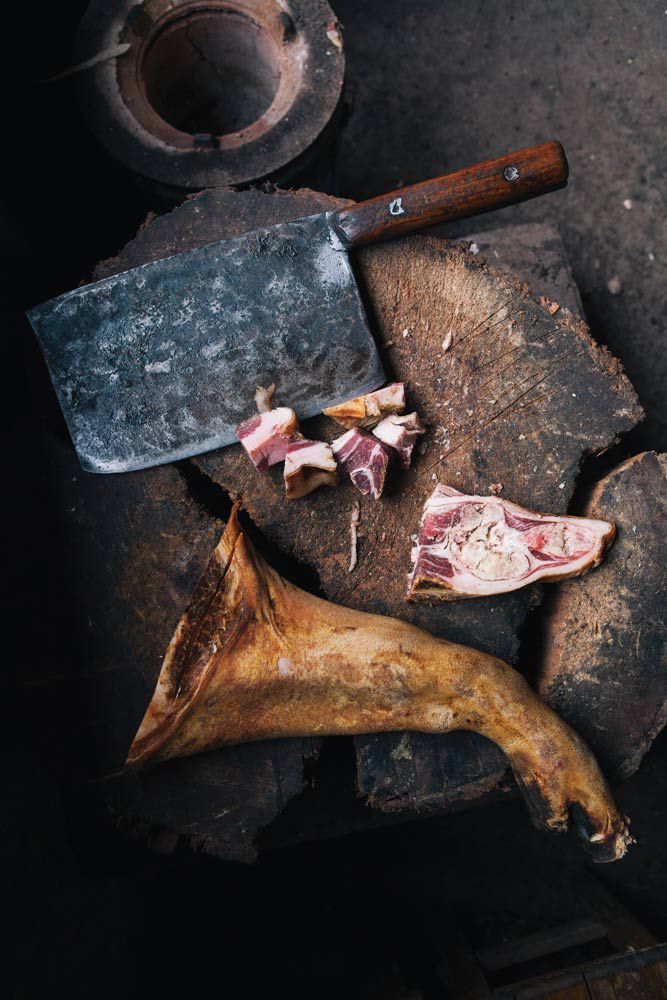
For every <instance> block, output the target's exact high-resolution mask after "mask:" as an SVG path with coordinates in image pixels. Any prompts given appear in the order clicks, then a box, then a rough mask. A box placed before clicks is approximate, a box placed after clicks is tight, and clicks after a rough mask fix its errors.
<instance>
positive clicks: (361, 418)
mask: <svg viewBox="0 0 667 1000" xmlns="http://www.w3.org/2000/svg"><path fill="white" fill-rule="evenodd" d="M404 409H405V385H404V383H403V382H392V383H391V385H386V386H385V387H384V389H378V390H377V391H376V392H368V393H366V395H365V396H356V397H355V398H354V399H348V400H347V402H345V403H339V404H338V406H328V407H327V408H326V410H323V411H322V412H323V413H324V414H325V415H326V416H327V417H332V418H333V419H334V420H335V421H336V423H339V424H340V425H341V427H347V428H348V429H350V428H352V427H374V426H375V424H377V423H379V421H380V420H382V418H383V417H385V416H387V414H389V413H402V412H403V410H404Z"/></svg>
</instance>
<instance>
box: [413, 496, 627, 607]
mask: <svg viewBox="0 0 667 1000" xmlns="http://www.w3.org/2000/svg"><path fill="white" fill-rule="evenodd" d="M615 534H616V528H615V525H613V524H612V523H611V522H610V521H596V520H594V519H592V518H588V517H573V516H562V515H557V514H553V515H552V514H538V513H536V512H535V511H532V510H527V509H526V508H525V507H519V506H518V504H515V503H512V502H511V501H509V500H501V499H500V497H498V496H486V497H484V496H470V495H466V494H463V493H459V491H458V490H455V489H454V488H453V487H451V486H445V485H443V484H438V486H436V488H435V490H434V492H433V493H432V494H431V496H430V497H429V498H428V500H427V501H426V504H425V505H424V511H423V514H422V518H421V523H420V526H419V535H418V537H417V540H416V542H415V544H414V547H413V549H412V563H413V566H412V571H411V573H410V574H409V576H408V600H419V599H424V600H429V601H432V600H441V601H450V600H458V599H460V598H465V597H488V596H490V595H492V594H504V593H508V592H509V591H511V590H518V589H519V588H520V587H525V586H526V585H527V584H529V583H534V582H535V581H536V580H562V579H565V578H567V577H570V576H578V575H579V574H580V573H584V572H585V571H586V570H588V569H590V568H591V567H593V566H597V565H598V563H600V562H601V560H602V557H603V555H604V552H605V550H606V548H607V546H608V545H610V543H611V542H612V541H613V539H614V535H615Z"/></svg>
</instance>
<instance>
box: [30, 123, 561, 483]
mask: <svg viewBox="0 0 667 1000" xmlns="http://www.w3.org/2000/svg"><path fill="white" fill-rule="evenodd" d="M567 173H568V167H567V160H566V159H565V154H564V152H563V149H562V146H561V145H560V143H558V142H549V143H545V144H544V145H541V146H535V147H532V148H530V149H523V150H521V151H520V152H517V153H511V154H509V155H508V156H502V157H500V158H498V159H495V160H487V161H485V162H484V163H479V164H477V165H476V166H474V167H467V168H466V169H464V170H459V171H457V172H456V173H453V174H449V175H447V176H444V177H438V178H435V179H434V180H430V181H424V182H422V183H421V184H415V185H413V186H411V187H406V188H403V189H401V190H399V191H393V192H391V193H390V194H386V195H382V196H380V197H378V198H372V199H370V200H369V201H365V202H361V203H359V204H357V205H353V206H351V207H350V208H344V209H341V210H340V211H337V212H324V213H323V214H321V215H313V216H309V217H308V218H305V219H298V220H296V221H295V222H288V223H285V224H282V225H277V226H272V227H271V228H268V229H258V230H256V231H253V232H249V233H245V234H244V235H242V236H239V237H237V238H236V239H231V240H224V241H222V242H219V243H212V244H210V245H208V246H204V247H201V248H199V249H197V250H192V251H189V252H187V253H182V254H177V255H176V256H174V257H168V258H166V259H164V260H158V261H154V262H153V263H150V264H145V265H144V266H142V267H137V268H134V269H133V270H131V271H125V272H124V273H123V274H117V275H114V276H113V277H110V278H105V279H104V280H102V281H97V282H95V283H94V284H91V285H85V286H83V287H81V288H77V289H75V290H74V291H71V292H67V293H66V294H64V295H60V296H59V297H58V298H55V299H51V300H50V301H49V302H46V303H44V304H43V305H40V306H36V307H35V308H34V309H31V310H30V312H29V313H28V317H29V319H30V322H31V324H32V326H33V329H34V331H35V333H36V334H37V338H38V340H39V343H40V345H41V349H42V351H43V353H44V357H45V358H46V362H47V365H48V368H49V372H50V374H51V379H52V381H53V384H54V386H55V389H56V393H57V395H58V399H59V401H60V405H61V407H62V410H63V413H64V415H65V419H66V421H67V425H68V427H69V430H70V433H71V435H72V439H73V441H74V445H75V447H76V450H77V453H78V455H79V459H80V461H81V465H82V466H83V468H84V469H86V470H88V471H90V472H126V471H129V470H132V469H143V468H146V467H148V466H151V465H161V464H162V463H164V462H173V461H176V460H178V459H182V458H187V457H189V456H191V455H198V454H201V453H202V452H205V451H210V450H212V449H214V448H221V447H223V446H224V445H228V444H232V443H233V442H235V441H236V434H235V430H234V429H235V427H236V426H237V424H238V423H239V422H240V421H241V420H243V419H244V418H246V417H248V416H249V415H250V414H251V412H252V410H253V397H254V393H255V390H256V388H257V386H261V385H264V386H267V385H269V384H270V383H272V382H275V384H276V398H277V400H278V401H279V403H280V405H281V406H291V407H293V408H294V410H295V411H296V413H297V415H298V416H299V417H301V418H304V417H311V416H314V415H315V414H317V413H320V412H321V411H322V410H323V409H324V408H325V407H326V406H332V405H334V404H336V403H339V402H341V401H342V400H345V399H349V398H350V397H352V396H358V395H361V394H362V393H364V392H368V391H370V390H371V389H376V388H377V387H378V386H380V385H381V384H382V383H383V382H384V381H385V374H384V371H383V368H382V362H381V360H380V357H379V355H378V352H377V348H376V346H375V343H374V341H373V337H372V335H371V333H370V330H369V328H368V323H367V320H366V316H365V314H364V309H363V306H362V303H361V298H360V296H359V291H358V289H357V285H356V281H355V278H354V273H353V270H352V267H351V266H350V261H349V258H348V254H347V251H348V250H349V249H351V248H353V247H358V246H363V245H365V244H367V243H374V242H376V241H379V240H384V239H389V238H391V237H394V236H400V235H402V234H404V233H409V232H411V231H412V230H415V229H421V228H423V227H425V226H429V225H432V224H434V223H437V222H445V221H449V220H452V219H460V218H464V217H466V216H471V215H476V214H478V213H480V212H484V211H489V210H491V209H495V208H501V207H502V206H504V205H510V204H512V203H514V202H519V201H525V200H526V199H528V198H532V197H535V196H536V195H539V194H543V193H545V192H547V191H553V190H555V189H556V188H560V187H563V186H564V185H565V184H566V182H567Z"/></svg>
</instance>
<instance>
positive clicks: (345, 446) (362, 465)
mask: <svg viewBox="0 0 667 1000" xmlns="http://www.w3.org/2000/svg"><path fill="white" fill-rule="evenodd" d="M331 448H332V451H333V453H334V455H335V456H336V458H337V459H338V461H339V462H341V463H342V464H343V465H344V466H345V468H346V469H347V471H348V472H349V474H350V479H351V480H352V482H353V483H354V485H355V486H356V487H357V489H358V490H359V492H360V493H363V494H364V496H372V497H373V499H374V500H379V499H380V497H381V496H382V490H383V488H384V480H385V476H386V474H387V468H388V466H389V452H388V450H387V448H385V446H384V445H383V444H382V442H381V441H378V440H377V438H374V437H373V435H372V434H367V433H366V431H362V430H359V428H358V427H354V428H353V429H352V430H351V431H348V432H347V434H343V435H342V436H341V437H339V438H336V440H335V441H334V442H333V443H332V445H331Z"/></svg>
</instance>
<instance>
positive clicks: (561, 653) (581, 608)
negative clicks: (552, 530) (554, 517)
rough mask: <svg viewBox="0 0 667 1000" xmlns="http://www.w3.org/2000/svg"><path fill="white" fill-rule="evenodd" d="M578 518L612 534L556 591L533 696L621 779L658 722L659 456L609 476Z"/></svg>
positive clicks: (665, 586)
mask: <svg viewBox="0 0 667 1000" xmlns="http://www.w3.org/2000/svg"><path fill="white" fill-rule="evenodd" d="M587 513H589V514H590V515H591V517H602V518H609V519H610V520H614V521H616V526H617V529H618V536H617V539H616V542H615V543H614V546H613V548H612V549H611V551H610V552H609V554H608V555H607V558H606V559H605V561H604V563H603V564H602V566H600V568H599V570H597V571H596V572H595V573H590V574H589V575H588V576H585V577H584V578H583V579H582V580H572V581H567V582H565V583H564V584H563V586H562V587H561V588H559V590H558V593H557V596H556V599H555V602H554V607H553V608H552V614H551V615H550V616H549V619H548V626H547V644H546V650H547V652H546V657H545V660H544V663H543V664H542V668H541V671H540V682H539V690H540V694H542V696H543V697H544V698H546V699H547V701H549V703H550V704H551V705H552V706H553V707H554V708H555V709H556V711H557V712H559V713H560V714H562V715H565V716H566V718H567V720H568V722H570V723H571V724H572V725H573V726H574V728H575V729H576V730H577V731H578V732H579V733H581V735H582V736H583V737H584V739H585V740H586V741H587V742H588V743H589V744H590V745H591V746H593V747H595V752H596V754H597V755H598V758H599V760H600V763H601V764H602V766H603V767H604V768H605V770H606V771H607V773H608V774H610V775H612V776H614V777H618V778H626V777H628V775H630V774H632V773H633V772H634V771H635V770H636V769H637V767H638V766H639V763H640V761H641V759H642V757H643V756H644V754H645V753H646V751H647V750H648V749H649V747H650V746H651V743H652V741H653V740H654V739H655V737H656V736H657V735H658V733H659V732H660V730H661V729H662V728H663V727H664V725H665V723H666V722H667V626H666V625H665V608H667V455H656V454H654V453H653V452H644V454H642V455H637V456H635V457H634V458H631V459H629V460H628V461H627V462H624V463H623V465H621V466H619V467H618V468H616V469H614V470H613V472H611V473H610V474H609V475H608V476H606V478H605V479H603V480H602V482H600V483H599V484H598V486H597V487H596V489H595V491H594V493H593V496H592V498H591V500H590V502H589V503H588V506H587Z"/></svg>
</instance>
